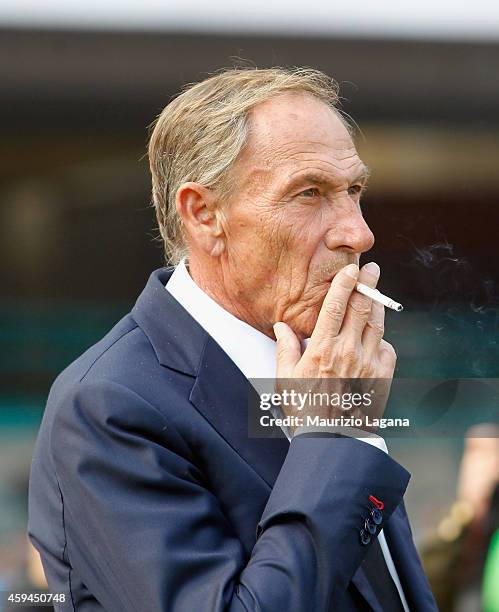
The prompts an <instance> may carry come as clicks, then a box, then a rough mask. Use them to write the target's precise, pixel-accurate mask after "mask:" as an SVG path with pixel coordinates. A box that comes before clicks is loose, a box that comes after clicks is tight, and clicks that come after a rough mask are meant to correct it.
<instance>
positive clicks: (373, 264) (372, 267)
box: [364, 261, 379, 276]
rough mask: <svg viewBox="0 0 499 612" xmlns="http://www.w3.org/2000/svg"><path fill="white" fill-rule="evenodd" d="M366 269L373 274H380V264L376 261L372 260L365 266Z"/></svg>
mask: <svg viewBox="0 0 499 612" xmlns="http://www.w3.org/2000/svg"><path fill="white" fill-rule="evenodd" d="M364 270H365V271H366V272H369V274H372V275H373V276H379V266H378V264H377V263H376V262H374V261H370V262H369V263H368V264H366V265H365V266H364Z"/></svg>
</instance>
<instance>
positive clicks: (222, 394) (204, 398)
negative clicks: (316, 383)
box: [189, 338, 289, 487]
mask: <svg viewBox="0 0 499 612" xmlns="http://www.w3.org/2000/svg"><path fill="white" fill-rule="evenodd" d="M250 394H251V395H252V396H253V397H254V395H255V394H256V392H255V390H254V389H253V387H252V386H251V384H250V383H249V382H248V381H247V379H246V378H245V377H244V375H243V374H242V372H241V371H240V370H239V369H238V367H237V366H236V365H235V364H234V362H233V361H232V360H231V359H230V358H229V357H228V356H227V355H226V353H224V351H223V350H222V349H221V348H220V347H219V346H218V344H217V343H216V342H215V341H214V340H213V339H212V338H208V340H207V342H206V345H205V348H204V351H203V355H202V357H201V361H200V364H199V370H198V375H197V378H196V382H195V384H194V387H193V388H192V392H191V396H190V398H189V399H190V401H191V402H192V403H193V404H194V406H195V407H196V408H197V409H198V410H199V412H201V413H202V414H203V416H204V417H205V418H206V419H207V420H208V421H209V422H210V423H211V425H212V426H213V427H214V428H215V429H216V430H217V431H218V433H219V434H220V435H221V436H222V437H223V438H224V439H225V440H226V441H227V442H228V443H229V444H230V445H231V446H232V448H234V450H235V451H236V452H237V453H238V454H239V455H240V456H241V457H242V458H243V459H244V460H245V461H246V462H247V463H248V464H249V465H251V467H252V468H253V469H254V470H255V471H256V472H257V473H258V474H259V475H260V476H261V477H262V478H263V480H264V481H265V482H266V483H267V484H268V485H269V487H273V486H274V482H275V480H276V478H277V475H278V474H279V472H280V470H281V467H282V464H283V461H284V459H285V457H286V454H287V452H288V448H289V442H288V441H287V439H286V438H285V436H284V434H283V433H282V431H281V429H280V428H274V429H273V431H271V432H269V433H271V435H273V437H272V438H252V437H249V435H248V405H249V400H250Z"/></svg>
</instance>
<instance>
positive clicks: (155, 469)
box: [29, 268, 436, 612]
mask: <svg viewBox="0 0 499 612" xmlns="http://www.w3.org/2000/svg"><path fill="white" fill-rule="evenodd" d="M171 272H172V269H171V268H162V269H160V270H157V271H156V272H154V273H153V274H152V275H151V277H150V279H149V281H148V283H147V286H146V287H145V289H144V291H143V292H142V294H141V295H140V297H139V299H138V301H137V303H136V305H135V307H134V308H133V310H132V311H131V313H130V314H128V315H127V316H125V317H124V318H123V319H122V320H121V321H120V322H119V323H118V324H117V325H116V326H115V327H114V328H113V329H112V330H111V331H110V332H109V333H108V334H107V335H106V336H105V337H104V338H103V339H102V340H101V341H100V342H99V343H97V344H96V345H95V346H93V347H92V348H90V349H89V350H88V351H87V352H86V353H85V354H84V355H82V356H81V357H80V358H79V359H78V360H77V361H76V362H74V363H73V364H72V365H71V366H69V368H67V369H66V370H65V371H64V372H63V373H62V374H61V375H60V376H59V377H58V379H57V380H56V382H55V383H54V385H53V387H52V389H51V392H50V396H49V399H48V403H47V407H46V410H45V414H44V417H43V421H42V425H41V428H40V432H39V435H38V440H37V444H36V448H35V452H34V456H33V462H32V470H31V478H30V493H29V534H30V537H31V539H32V541H33V543H34V545H35V546H36V548H37V549H38V550H39V551H40V553H41V557H42V561H43V566H44V569H45V573H46V576H47V579H48V583H49V587H50V590H51V591H52V592H53V593H64V594H66V603H65V604H63V605H56V609H57V610H78V612H90V611H92V612H94V611H97V610H108V611H110V612H113V611H127V612H132V611H136V612H156V611H158V612H159V611H168V612H204V611H207V612H218V611H222V610H228V611H229V610H230V611H231V612H248V611H252V610H262V611H265V612H274V611H275V612H280V611H282V610H286V611H288V612H322V611H330V610H334V611H335V612H336V611H340V612H343V611H345V612H346V611H349V610H375V611H378V612H382V611H383V610H384V609H385V608H384V607H383V605H382V602H379V601H378V600H377V598H376V596H375V595H374V592H373V591H372V589H371V587H370V585H369V582H368V581H367V579H366V577H365V575H364V573H363V571H362V568H361V567H360V565H361V563H362V560H363V558H364V556H365V554H366V552H367V550H368V546H364V545H362V543H361V542H360V538H359V529H360V528H361V527H362V525H363V523H364V517H365V516H366V515H367V513H368V511H369V502H368V496H369V495H370V494H373V495H375V496H376V497H378V498H380V499H382V500H384V502H385V509H384V511H383V516H384V522H383V527H384V530H385V534H386V539H387V541H388V544H389V547H390V550H391V553H392V557H393V559H394V562H395V565H396V568H397V571H398V574H399V577H400V580H401V583H402V586H403V589H404V592H405V594H406V597H407V600H408V604H409V606H410V609H411V611H414V612H415V611H424V612H428V611H431V610H436V606H435V603H434V600H433V596H432V594H431V591H430V588H429V586H428V582H427V580H426V577H425V575H424V573H423V570H422V567H421V564H420V561H419V558H418V554H417V552H416V549H415V546H414V543H413V538H412V534H411V530H410V527H409V523H408V520H407V515H406V512H405V509H404V504H403V500H402V497H403V495H404V491H405V489H406V486H407V483H408V481H409V474H408V472H407V471H406V470H405V469H404V468H403V467H402V466H400V465H399V464H398V463H397V462H396V461H394V460H393V459H392V458H391V457H389V456H388V455H386V454H385V453H383V452H382V451H380V450H379V449H377V448H375V447H373V446H370V445H368V444H366V443H365V442H361V441H359V440H356V439H353V438H346V437H321V438H310V437H297V438H295V439H293V440H292V441H291V444H289V443H288V441H287V440H286V438H284V437H275V438H272V439H257V438H249V437H248V433H247V422H248V421H247V406H248V387H249V383H248V382H247V380H246V379H245V378H244V376H243V375H242V373H241V372H240V371H239V370H238V368H237V367H236V366H235V364H234V363H233V362H232V361H231V360H230V359H229V357H228V356H227V355H226V354H225V353H224V352H223V351H222V349H221V348H220V347H219V346H218V345H217V344H216V343H215V341H214V340H213V339H212V338H211V337H210V336H209V335H208V334H207V333H206V332H205V331H204V330H203V329H202V328H201V327H200V326H199V325H198V323H197V322H196V321H194V319H192V317H191V316H190V315H189V314H188V313H187V311H186V310H185V309H184V308H183V307H182V306H180V304H179V303H178V302H177V301H176V300H175V299H174V298H173V297H172V296H171V295H170V294H169V293H168V292H167V291H166V290H165V288H164V285H165V283H166V281H167V280H168V278H169V276H170V274H171ZM279 432H280V430H279Z"/></svg>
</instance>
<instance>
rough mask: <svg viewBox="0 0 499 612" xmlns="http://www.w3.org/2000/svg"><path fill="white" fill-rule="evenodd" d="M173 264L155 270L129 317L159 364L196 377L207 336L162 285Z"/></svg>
mask: <svg viewBox="0 0 499 612" xmlns="http://www.w3.org/2000/svg"><path fill="white" fill-rule="evenodd" d="M173 270H174V268H173V267H169V268H160V269H159V270H155V271H154V272H153V273H152V274H151V276H150V277H149V280H148V281H147V284H146V286H145V288H144V290H143V291H142V293H141V294H140V296H139V298H138V299H137V302H136V303H135V306H134V307H133V309H132V317H133V318H134V319H135V321H136V323H137V324H138V326H139V327H140V328H141V329H142V331H143V332H144V333H145V335H146V336H147V338H148V339H149V342H150V343H151V345H152V347H153V349H154V352H155V353H156V357H157V358H158V361H159V363H160V364H161V365H163V366H166V367H168V368H171V369H172V370H177V371H178V372H181V373H182V374H188V375H190V376H196V375H197V372H198V370H199V367H200V363H199V360H200V358H201V355H202V354H203V349H204V345H205V344H206V341H207V340H208V338H209V336H208V334H207V333H206V332H205V330H204V329H203V328H202V327H201V326H200V325H199V324H198V323H197V322H196V321H195V320H194V319H193V318H192V317H191V315H190V314H189V313H188V312H187V311H186V310H185V308H183V307H182V306H181V305H180V304H179V303H178V302H177V300H176V299H175V298H174V297H173V296H172V295H171V294H170V292H169V291H166V289H165V285H166V283H167V282H168V279H169V278H170V276H171V275H172V274H173Z"/></svg>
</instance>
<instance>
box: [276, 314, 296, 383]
mask: <svg viewBox="0 0 499 612" xmlns="http://www.w3.org/2000/svg"><path fill="white" fill-rule="evenodd" d="M274 334H275V337H276V339H277V355H276V357H277V364H276V378H292V377H293V372H294V369H295V366H296V364H297V363H298V362H299V361H300V358H301V344H300V341H299V339H298V337H297V336H296V334H295V333H294V331H293V330H292V329H291V327H289V325H287V324H286V323H283V322H282V321H279V322H277V323H276V324H275V325H274Z"/></svg>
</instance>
